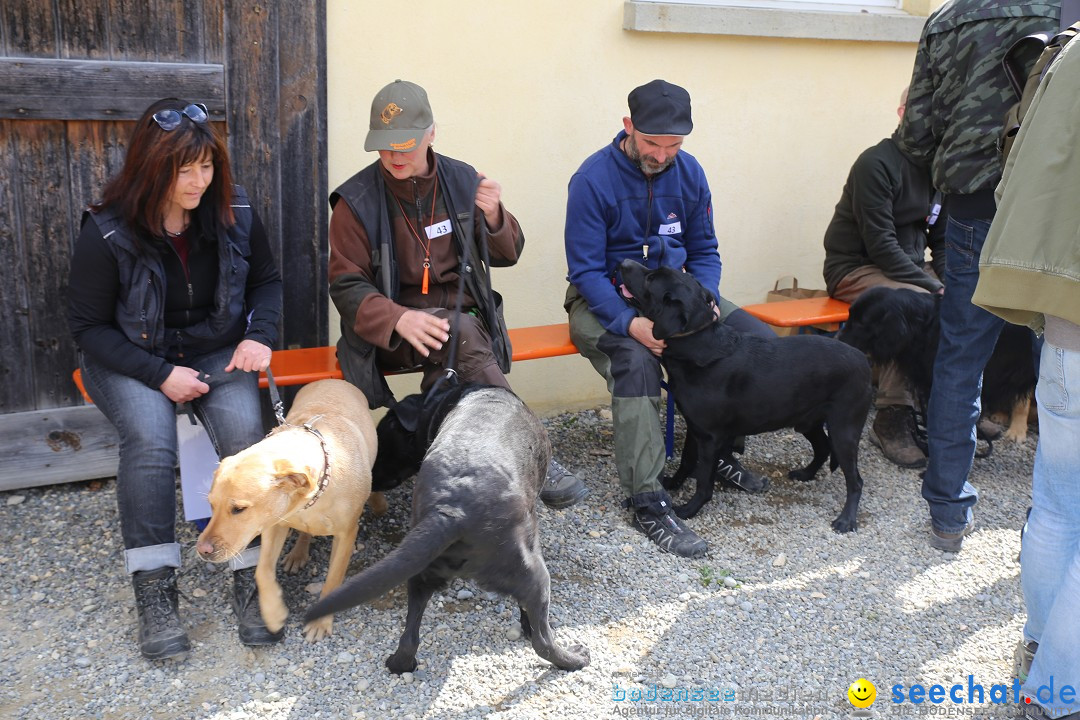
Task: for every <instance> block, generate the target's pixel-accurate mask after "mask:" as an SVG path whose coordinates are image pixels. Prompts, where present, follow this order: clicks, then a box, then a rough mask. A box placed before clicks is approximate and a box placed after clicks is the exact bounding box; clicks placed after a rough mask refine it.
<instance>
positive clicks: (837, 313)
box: [743, 297, 850, 331]
mask: <svg viewBox="0 0 1080 720" xmlns="http://www.w3.org/2000/svg"><path fill="white" fill-rule="evenodd" d="M849 307H850V306H849V305H848V303H846V302H844V301H842V300H836V299H834V298H831V297H813V298H802V299H800V300H782V301H780V302H770V303H760V304H758V305H744V306H743V310H745V311H746V312H748V313H750V314H751V315H753V316H754V317H756V318H757V319H758V320H761V321H762V322H765V323H768V324H769V325H775V326H777V327H798V328H805V327H809V326H811V325H823V326H826V327H825V328H823V329H826V330H829V331H834V330H836V329H837V328H838V327H839V325H840V323H843V322H847V319H848V308H849Z"/></svg>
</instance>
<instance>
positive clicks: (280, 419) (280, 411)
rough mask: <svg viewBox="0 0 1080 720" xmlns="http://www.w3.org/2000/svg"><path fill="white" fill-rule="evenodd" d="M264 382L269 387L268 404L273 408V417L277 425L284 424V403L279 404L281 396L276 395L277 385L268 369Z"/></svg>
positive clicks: (268, 368)
mask: <svg viewBox="0 0 1080 720" xmlns="http://www.w3.org/2000/svg"><path fill="white" fill-rule="evenodd" d="M266 381H267V384H268V385H269V386H270V402H271V403H272V404H273V406H274V417H276V418H277V424H278V425H284V424H285V403H283V402H281V395H279V394H278V389H277V383H276V382H274V373H272V372H270V367H269V366H267V368H266Z"/></svg>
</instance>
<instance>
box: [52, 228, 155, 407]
mask: <svg viewBox="0 0 1080 720" xmlns="http://www.w3.org/2000/svg"><path fill="white" fill-rule="evenodd" d="M119 297H120V273H119V271H118V269H117V264H116V258H115V257H114V256H113V254H112V252H111V251H110V249H109V247H108V245H107V244H106V242H105V238H103V237H102V236H101V231H100V230H98V227H97V225H96V224H95V223H93V222H84V223H83V226H82V230H81V231H80V233H79V239H78V240H77V241H76V243H75V252H74V254H73V255H72V258H71V273H70V275H69V277H68V327H69V328H70V329H71V334H72V336H73V337H74V338H75V343H76V344H77V345H78V346H79V349H80V350H82V351H83V352H84V353H86V355H87V356H89V357H90V358H91V359H93V360H94V362H96V363H99V364H101V365H104V366H105V367H107V368H109V369H110V370H112V371H114V372H118V373H120V374H122V375H127V376H128V377H133V378H135V379H136V380H140V381H142V382H144V383H146V385H148V386H149V387H152V388H154V389H157V388H159V387H161V383H163V382H165V379H166V378H168V377H169V373H171V372H172V370H173V365H172V364H171V363H169V362H167V361H166V360H165V359H164V358H161V357H158V356H157V355H153V354H151V353H150V352H148V351H146V350H144V349H143V348H141V347H139V346H138V345H135V344H134V343H132V342H131V341H130V340H128V339H127V336H125V335H124V333H123V332H121V330H120V328H119V327H117V326H116V324H115V322H114V318H115V315H116V304H117V302H118V300H119Z"/></svg>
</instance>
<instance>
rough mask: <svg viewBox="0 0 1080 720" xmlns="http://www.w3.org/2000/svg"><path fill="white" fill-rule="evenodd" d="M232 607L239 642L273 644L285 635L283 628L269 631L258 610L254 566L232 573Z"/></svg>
mask: <svg viewBox="0 0 1080 720" xmlns="http://www.w3.org/2000/svg"><path fill="white" fill-rule="evenodd" d="M232 609H233V613H235V614H236V626H237V630H238V631H239V634H240V642H242V643H244V644H245V645H273V644H274V643H276V642H280V641H281V638H283V637H285V628H281V629H280V630H278V631H277V632H276V633H275V632H270V629H269V628H267V627H266V623H264V622H263V619H262V613H261V612H260V611H259V588H258V587H256V585H255V568H253V567H251V568H245V569H243V570H237V571H235V572H234V573H233V597H232Z"/></svg>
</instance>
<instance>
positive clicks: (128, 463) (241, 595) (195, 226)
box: [68, 98, 282, 659]
mask: <svg viewBox="0 0 1080 720" xmlns="http://www.w3.org/2000/svg"><path fill="white" fill-rule="evenodd" d="M280 315H281V275H280V273H279V272H278V269H277V266H276V264H275V262H274V258H273V255H272V253H271V251H270V245H269V242H268V240H267V237H266V230H265V229H264V228H263V225H262V222H261V220H260V219H259V216H258V214H256V213H255V210H254V208H252V207H251V205H250V204H249V202H248V198H247V194H246V193H245V192H244V190H243V188H241V187H239V186H235V185H233V184H232V177H231V173H230V171H229V156H228V151H227V149H226V147H225V143H224V142H223V140H222V139H221V137H220V136H219V135H218V134H217V133H216V132H215V131H214V129H213V128H212V127H211V125H210V123H209V118H208V117H207V112H206V108H205V106H202V105H198V104H189V103H187V102H184V101H182V100H177V99H176V98H167V99H164V100H159V101H157V102H155V103H154V104H153V105H151V106H150V107H149V108H147V110H146V112H144V113H143V115H142V117H141V118H139V121H138V122H137V123H136V125H135V129H134V131H133V133H132V135H131V141H130V143H129V145H128V151H127V156H126V158H125V160H124V167H123V169H121V171H120V172H119V174H117V175H116V176H115V177H113V178H112V179H111V180H110V181H109V182H108V184H107V185H106V186H105V191H104V194H103V198H102V200H101V202H100V203H97V204H95V205H92V206H91V207H90V208H89V210H88V211H87V212H85V213H84V214H83V221H82V230H81V232H80V233H79V238H78V241H77V243H76V246H75V253H74V256H73V257H72V261H71V276H70V281H69V286H68V322H69V324H70V327H71V332H72V335H74V337H75V342H76V343H77V344H78V346H79V351H80V352H79V356H80V361H79V362H80V366H81V368H82V377H83V382H84V384H85V386H86V390H87V392H89V394H90V397H92V398H93V400H94V403H95V404H96V405H97V406H98V408H100V409H101V411H102V412H103V413H104V414H105V416H106V417H107V418H109V420H110V421H111V422H112V424H113V425H114V426H116V431H117V433H118V434H119V436H120V466H119V469H118V470H117V474H116V496H117V503H118V505H119V510H120V529H121V533H122V535H123V540H124V548H125V550H124V563H125V566H126V569H127V571H128V572H129V573H131V575H132V584H133V586H134V589H135V603H136V606H137V609H138V615H139V646H140V650H141V651H142V654H143V655H144V656H145V657H147V658H152V659H160V658H167V657H172V656H174V655H177V654H179V653H182V652H186V651H187V650H190V648H191V643H190V641H189V640H188V637H187V634H186V632H185V631H184V628H183V625H182V624H181V622H180V617H179V614H178V608H177V605H178V603H177V588H176V569H177V568H179V567H180V545H179V544H178V543H177V542H176V533H175V524H176V469H175V468H176V460H177V435H176V404H177V403H190V404H191V407H192V409H193V410H194V412H195V413H196V415H197V416H198V417H199V420H200V421H201V422H202V423H203V425H204V426H205V428H206V431H207V433H208V434H209V436H210V439H211V441H212V442H213V444H214V448H215V450H216V451H217V453H218V456H219V457H226V456H229V455H232V454H235V453H237V452H239V451H240V450H242V449H244V448H246V447H248V446H249V445H252V444H253V443H255V442H257V441H258V440H259V439H260V438H261V437H262V435H263V426H262V416H261V411H260V406H259V395H258V392H259V390H258V373H259V371H260V370H265V369H266V368H267V367H268V366H269V365H270V353H271V348H272V347H273V346H274V344H275V343H276V342H277V326H278V319H279V317H280ZM258 554H259V550H258V547H251V548H248V549H247V550H245V551H244V553H242V554H241V555H239V556H237V557H235V558H233V560H232V561H231V567H232V569H233V570H234V574H233V577H234V581H233V610H234V612H235V613H236V617H237V621H238V623H239V632H240V640H241V641H242V642H244V643H245V644H248V645H265V644H269V643H273V642H277V641H278V640H280V639H281V637H282V635H281V633H280V632H279V633H276V634H275V633H270V632H269V631H268V630H267V628H266V626H265V625H264V624H263V622H262V617H261V615H260V613H259V604H258V597H257V595H256V589H255V582H254V566H255V564H256V562H257V561H258Z"/></svg>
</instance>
